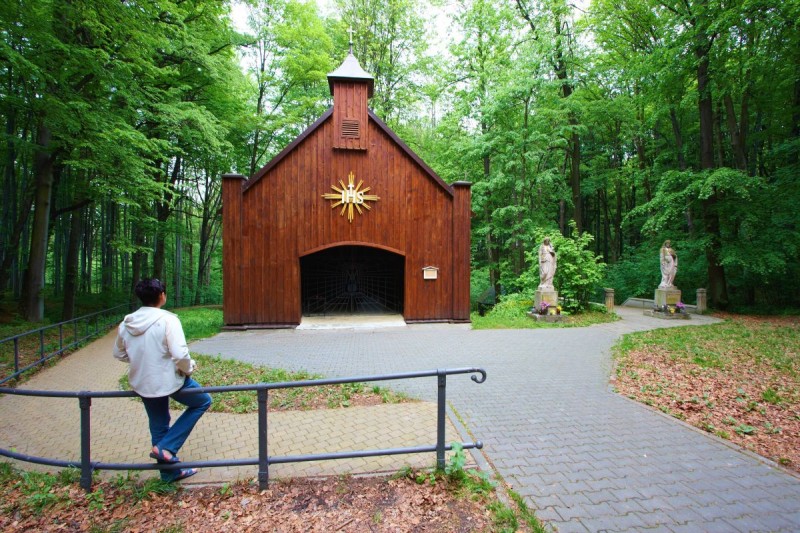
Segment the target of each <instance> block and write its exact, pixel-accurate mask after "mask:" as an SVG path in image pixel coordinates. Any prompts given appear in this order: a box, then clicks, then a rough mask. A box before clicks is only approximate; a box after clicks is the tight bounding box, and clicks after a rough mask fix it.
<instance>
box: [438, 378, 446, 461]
mask: <svg viewBox="0 0 800 533" xmlns="http://www.w3.org/2000/svg"><path fill="white" fill-rule="evenodd" d="M444 372H445V371H444V370H442V369H438V370H437V376H438V380H439V395H438V401H437V405H436V407H437V416H436V468H437V469H439V470H444V422H445V402H446V399H445V398H446V396H447V395H446V390H447V374H445V373H444Z"/></svg>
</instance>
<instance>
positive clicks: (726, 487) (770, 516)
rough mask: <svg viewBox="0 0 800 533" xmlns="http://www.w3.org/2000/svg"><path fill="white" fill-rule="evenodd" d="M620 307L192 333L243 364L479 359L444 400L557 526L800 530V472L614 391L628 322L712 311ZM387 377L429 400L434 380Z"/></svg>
mask: <svg viewBox="0 0 800 533" xmlns="http://www.w3.org/2000/svg"><path fill="white" fill-rule="evenodd" d="M618 312H619V314H620V315H621V316H622V317H623V320H621V321H618V322H615V323H611V324H603V325H597V326H592V327H588V328H579V329H543V330H494V331H485V330H484V331H472V330H470V329H468V328H467V327H464V326H447V325H441V326H437V325H428V326H410V327H407V328H393V329H388V328H387V329H375V330H334V331H326V330H311V331H295V330H278V331H246V332H230V333H222V334H220V335H218V336H216V337H214V338H212V339H207V340H204V341H201V342H198V343H195V344H194V345H193V346H192V349H193V350H194V351H197V352H200V353H207V354H212V355H213V354H221V355H224V356H226V357H233V358H236V359H240V360H243V361H248V362H251V363H257V364H263V365H268V366H276V367H282V368H288V369H298V370H299V369H304V370H309V371H312V372H319V373H323V374H325V375H327V376H357V375H370V374H380V373H393V372H406V371H414V370H427V369H431V368H445V367H463V366H478V367H483V368H485V369H486V371H487V373H488V379H487V381H486V382H485V383H483V384H480V385H478V384H475V383H473V382H472V381H470V380H469V378H468V377H465V376H452V377H450V378H448V383H447V392H448V400H449V402H450V403H451V405H452V407H453V409H454V410H455V411H456V412H457V414H458V415H459V416H460V417H461V418H462V419H463V421H464V422H465V424H466V426H467V428H468V429H469V431H471V432H472V434H473V435H474V437H475V438H476V439H481V440H483V441H484V443H485V448H484V455H485V458H486V459H487V460H488V461H489V462H490V463H491V465H492V466H493V467H494V468H495V469H496V470H497V472H498V473H499V474H500V475H501V476H502V477H503V478H504V479H505V480H506V481H507V482H508V483H510V484H511V486H512V487H513V488H514V490H516V491H517V492H518V493H519V494H521V495H522V496H523V497H525V499H526V500H527V502H528V503H529V504H530V505H531V507H532V508H534V509H536V514H537V516H539V517H540V518H542V519H543V520H545V521H547V522H549V523H550V524H552V525H553V526H555V527H557V528H558V531H560V532H562V533H563V532H571V531H581V532H587V531H588V532H599V531H641V530H654V531H672V532H682V531H687V532H688V531H691V532H699V531H708V532H710V531H724V532H749V531H759V532H761V531H785V532H790V531H800V478H798V477H797V476H794V475H791V474H789V473H787V472H785V471H784V470H782V469H780V468H778V467H776V466H775V465H774V464H772V463H770V462H769V461H765V460H763V459H760V458H758V457H756V456H754V455H752V454H750V453H747V452H744V451H742V450H740V449H738V448H736V447H733V446H731V445H730V444H728V443H726V442H723V441H721V440H719V439H716V438H714V437H711V436H709V435H706V434H704V433H702V432H699V431H697V430H694V429H692V428H689V427H688V426H686V425H685V424H683V423H681V422H679V421H677V420H675V419H672V418H669V417H666V416H664V415H661V414H660V413H658V412H655V411H653V410H651V409H648V408H646V407H644V406H642V405H639V404H637V403H635V402H632V401H630V400H628V399H626V398H622V397H620V396H619V395H617V394H614V393H613V392H611V390H610V387H609V382H608V380H609V375H610V372H611V357H610V350H611V346H612V345H613V344H614V343H615V342H616V341H617V339H618V338H619V337H620V336H621V335H622V334H624V333H628V332H632V331H640V330H646V329H653V328H656V327H675V326H685V327H691V325H700V324H705V323H709V322H710V321H711V319H708V318H705V317H694V319H693V320H692V321H691V322H688V323H687V322H684V321H663V320H659V319H654V318H648V317H644V316H642V311H641V310H631V309H625V308H619V309H618ZM420 381H421V380H412V381H407V382H403V383H394V384H391V386H392V388H395V389H398V390H403V391H405V392H408V393H410V394H413V395H415V396H418V397H420V398H424V399H434V398H433V394H435V387H431V385H430V383H421V382H420Z"/></svg>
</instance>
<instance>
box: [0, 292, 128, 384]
mask: <svg viewBox="0 0 800 533" xmlns="http://www.w3.org/2000/svg"><path fill="white" fill-rule="evenodd" d="M131 307H132V306H131V304H120V305H117V306H114V307H111V308H109V309H103V310H102V311H97V312H95V313H90V314H88V315H83V316H80V317H78V318H73V319H71V320H65V321H63V322H59V323H57V324H49V325H47V326H42V327H40V328H37V329H32V330H30V331H26V332H24V333H18V334H17V335H13V336H11V337H7V338H5V339H2V340H0V347H1V346H3V345H4V344H6V343H10V342H13V343H14V372H13V373H12V374H10V375H8V376H6V377H4V378H2V379H0V385H2V384H4V383H7V382H9V381H11V380H13V379H16V378H18V377H19V376H21V375H22V374H23V373H25V372H27V371H28V370H30V369H32V368H34V367H37V366H39V365H42V364H44V363H46V362H47V361H49V360H50V359H52V358H53V357H56V356H58V355H61V354H63V353H64V352H66V351H67V350H69V349H71V348H74V347H75V346H78V345H79V344H80V343H82V342H83V341H85V340H87V339H90V338H92V337H94V336H96V335H99V334H100V333H102V330H101V329H100V318H99V317H101V316H102V317H103V318H108V317H110V318H111V319H112V320H108V321H106V322H105V323H104V326H105V327H111V326H112V325H114V324H115V323H117V322H119V318H120V315H122V314H124V313H125V312H128V311H130V310H131ZM92 319H95V320H94V330H91V329H90V326H91V322H92ZM83 321H85V322H86V328H85V330H84V331H85V333H84V334H83V336H82V337H79V332H78V323H79V322H83ZM70 324H71V325H72V326H73V327H72V332H71V333H72V335H71V336H72V342H70V343H69V344H66V345H65V344H64V329H65V327H66V326H69V325H70ZM55 328H58V350H55V351H53V352H50V353H48V354H45V338H44V333H45V331H47V330H50V329H55ZM36 334H38V335H39V350H38V352H39V357H38V359H36V360H35V361H34V362H32V363H30V364H27V365H25V366H24V367H22V368H20V366H19V365H20V361H19V359H20V350H19V341H20V339H22V338H23V337H28V336H32V335H36Z"/></svg>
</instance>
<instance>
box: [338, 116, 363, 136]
mask: <svg viewBox="0 0 800 533" xmlns="http://www.w3.org/2000/svg"><path fill="white" fill-rule="evenodd" d="M360 136H361V124H360V123H359V122H358V120H355V119H352V118H345V119H342V137H346V138H349V139H358V138H359V137H360Z"/></svg>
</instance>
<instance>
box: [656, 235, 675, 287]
mask: <svg viewBox="0 0 800 533" xmlns="http://www.w3.org/2000/svg"><path fill="white" fill-rule="evenodd" d="M660 260H661V283H660V284H659V285H658V288H659V289H671V288H674V287H675V274H677V273H678V254H677V253H675V250H673V248H672V243H671V242H670V240H669V239H667V240H666V241H664V246H662V247H661V253H660Z"/></svg>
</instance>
